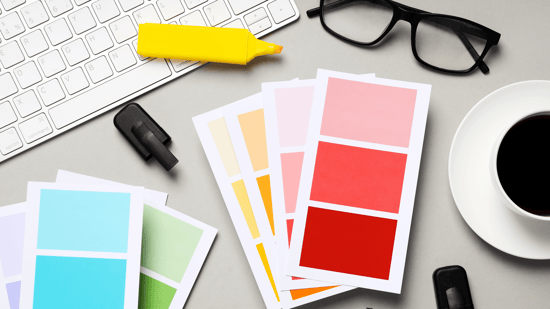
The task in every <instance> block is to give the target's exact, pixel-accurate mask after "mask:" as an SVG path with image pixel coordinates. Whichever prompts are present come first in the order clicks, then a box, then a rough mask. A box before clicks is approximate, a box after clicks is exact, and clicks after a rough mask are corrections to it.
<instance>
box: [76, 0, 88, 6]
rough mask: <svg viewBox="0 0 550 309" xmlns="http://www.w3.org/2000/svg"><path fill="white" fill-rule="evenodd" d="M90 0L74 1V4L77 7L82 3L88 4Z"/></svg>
mask: <svg viewBox="0 0 550 309" xmlns="http://www.w3.org/2000/svg"><path fill="white" fill-rule="evenodd" d="M89 1H90V0H75V1H74V3H76V5H78V6H81V5H83V4H84V3H87V2H89Z"/></svg>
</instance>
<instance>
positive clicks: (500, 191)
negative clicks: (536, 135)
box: [489, 110, 550, 221]
mask: <svg viewBox="0 0 550 309" xmlns="http://www.w3.org/2000/svg"><path fill="white" fill-rule="evenodd" d="M540 115H550V111H549V110H540V111H536V112H530V113H528V114H524V115H520V116H519V117H517V118H516V119H515V120H514V121H512V122H510V124H509V125H508V126H507V127H506V128H505V129H504V130H503V131H502V133H501V134H500V136H499V137H498V139H497V140H496V141H495V144H494V145H493V149H492V151H491V156H490V158H489V164H490V175H491V181H492V183H493V186H494V189H495V191H496V192H497V195H498V196H499V197H500V200H501V201H502V202H503V203H504V204H505V205H506V206H508V208H510V209H511V210H512V211H514V212H515V213H517V214H519V215H521V216H524V217H527V218H531V219H534V220H537V221H550V216H540V215H536V214H532V213H530V212H528V211H525V210H524V209H522V208H521V207H519V206H518V205H517V204H516V203H514V202H513V201H512V200H511V199H510V197H508V195H507V194H506V191H504V188H503V187H502V184H501V183H500V179H499V176H498V171H497V156H498V150H499V149H500V145H501V144H502V140H503V139H504V137H505V136H506V134H507V133H508V131H510V129H511V128H512V127H513V126H515V125H516V124H517V123H519V122H520V121H522V120H525V119H528V118H531V117H535V116H540Z"/></svg>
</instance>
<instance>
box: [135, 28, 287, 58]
mask: <svg viewBox="0 0 550 309" xmlns="http://www.w3.org/2000/svg"><path fill="white" fill-rule="evenodd" d="M282 50H283V47H282V46H279V45H275V44H272V43H267V42H264V41H260V40H258V39H256V38H255V37H254V35H252V33H250V31H248V30H247V29H233V28H213V27H201V26H180V25H170V24H140V25H139V35H138V47H137V52H138V54H140V55H141V56H143V57H155V58H170V59H179V60H192V61H202V62H222V63H234V64H247V63H248V62H250V61H251V60H252V59H254V58H256V57H258V56H262V55H273V54H279V53H280V52H281V51H282Z"/></svg>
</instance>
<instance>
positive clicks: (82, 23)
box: [69, 7, 97, 34]
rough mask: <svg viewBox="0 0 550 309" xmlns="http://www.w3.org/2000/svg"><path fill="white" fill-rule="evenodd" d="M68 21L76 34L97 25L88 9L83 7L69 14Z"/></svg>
mask: <svg viewBox="0 0 550 309" xmlns="http://www.w3.org/2000/svg"><path fill="white" fill-rule="evenodd" d="M69 21H70V22H71V25H72V26H73V29H74V32H75V33H76V34H81V33H84V32H86V31H88V30H90V29H92V28H94V27H95V26H96V25H97V24H96V22H95V19H94V17H93V16H92V12H90V9H89V8H88V7H83V8H81V9H80V10H78V11H76V12H74V13H71V14H69Z"/></svg>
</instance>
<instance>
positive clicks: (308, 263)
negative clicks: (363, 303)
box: [300, 207, 397, 280]
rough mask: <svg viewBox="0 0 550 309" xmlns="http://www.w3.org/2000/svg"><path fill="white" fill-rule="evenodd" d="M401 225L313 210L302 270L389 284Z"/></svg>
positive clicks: (306, 235) (358, 216) (330, 211)
mask: <svg viewBox="0 0 550 309" xmlns="http://www.w3.org/2000/svg"><path fill="white" fill-rule="evenodd" d="M396 227H397V221H396V220H392V219H385V218H378V217H371V216H365V215H357V214H352V213H347V212H341V211H335V210H330V209H323V208H316V207H309V208H308V212H307V219H306V228H305V232H304V241H303V245H302V256H301V258H300V266H303V267H309V268H315V269H323V270H328V271H334V272H339V273H346V274H351V275H358V276H364V277H371V278H377V279H384V280H388V279H389V276H390V267H391V260H392V253H393V242H394V239H395V229H396Z"/></svg>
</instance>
